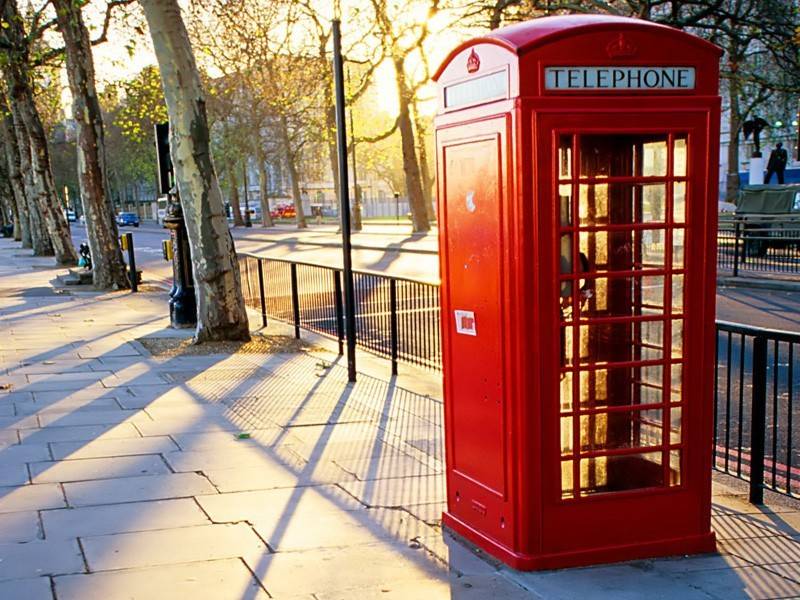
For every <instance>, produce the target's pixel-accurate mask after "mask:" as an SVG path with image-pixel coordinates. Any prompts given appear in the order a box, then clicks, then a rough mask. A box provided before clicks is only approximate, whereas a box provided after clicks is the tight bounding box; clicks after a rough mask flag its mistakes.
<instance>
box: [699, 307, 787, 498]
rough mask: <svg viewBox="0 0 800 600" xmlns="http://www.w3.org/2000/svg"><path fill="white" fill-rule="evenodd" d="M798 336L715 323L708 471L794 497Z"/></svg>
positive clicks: (757, 490) (758, 494)
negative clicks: (710, 466)
mask: <svg viewBox="0 0 800 600" xmlns="http://www.w3.org/2000/svg"><path fill="white" fill-rule="evenodd" d="M799 344H800V334H792V333H787V332H782V331H773V330H769V329H760V328H756V327H747V326H744V325H738V324H734V323H724V322H718V323H717V355H716V383H717V385H716V392H715V394H714V468H715V469H717V470H719V471H722V472H724V473H728V474H730V475H733V476H735V477H738V478H740V479H745V480H747V481H749V482H750V501H751V502H754V503H757V504H759V503H761V502H762V499H763V489H764V488H768V489H770V490H773V491H775V492H779V493H783V494H787V495H790V496H798V495H800V445H798V439H800V430H799V428H800V402H798V400H797V398H796V391H797V389H798V386H800V381H798V377H800V364H798V361H800V352H798V345H799Z"/></svg>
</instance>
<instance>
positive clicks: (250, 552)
mask: <svg viewBox="0 0 800 600" xmlns="http://www.w3.org/2000/svg"><path fill="white" fill-rule="evenodd" d="M82 542H83V549H84V552H85V553H86V561H87V563H88V564H89V568H90V569H91V570H92V571H107V570H111V569H130V568H135V567H151V566H158V565H168V564H180V563H186V562H194V561H203V560H214V559H220V558H236V557H242V558H246V559H249V560H251V561H254V562H255V563H258V562H260V561H261V560H262V557H263V556H266V555H267V554H268V553H269V549H268V548H267V547H266V546H265V545H264V543H263V542H262V541H261V540H260V539H259V538H258V536H257V535H256V534H255V533H254V532H253V529H252V528H251V527H250V526H249V525H246V524H244V523H237V524H224V525H197V526H194V527H182V528H173V529H163V530H157V531H140V532H132V533H119V534H113V535H102V536H97V537H86V538H83V539H82Z"/></svg>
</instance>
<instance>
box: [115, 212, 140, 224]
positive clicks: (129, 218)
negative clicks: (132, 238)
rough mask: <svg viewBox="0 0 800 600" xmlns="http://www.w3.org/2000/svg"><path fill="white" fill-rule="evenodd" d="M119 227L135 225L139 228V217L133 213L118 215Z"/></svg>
mask: <svg viewBox="0 0 800 600" xmlns="http://www.w3.org/2000/svg"><path fill="white" fill-rule="evenodd" d="M117 225H119V226H120V227H126V226H128V225H133V226H134V227H138V226H139V215H137V214H136V213H131V212H123V213H119V214H118V215H117Z"/></svg>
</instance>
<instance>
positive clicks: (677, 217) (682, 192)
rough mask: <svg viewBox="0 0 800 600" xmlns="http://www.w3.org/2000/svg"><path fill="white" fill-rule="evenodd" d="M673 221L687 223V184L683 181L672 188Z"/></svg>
mask: <svg viewBox="0 0 800 600" xmlns="http://www.w3.org/2000/svg"><path fill="white" fill-rule="evenodd" d="M672 220H673V221H674V222H675V223H685V222H686V183H685V182H682V181H681V182H678V183H676V184H674V185H673V186H672Z"/></svg>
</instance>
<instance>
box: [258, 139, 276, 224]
mask: <svg viewBox="0 0 800 600" xmlns="http://www.w3.org/2000/svg"><path fill="white" fill-rule="evenodd" d="M266 158H267V157H266V156H264V153H263V152H261V151H259V152H257V153H256V160H258V195H259V197H260V199H261V226H262V227H272V225H273V222H272V213H271V212H270V208H269V196H268V195H267V160H266Z"/></svg>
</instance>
